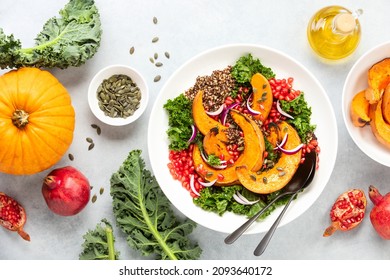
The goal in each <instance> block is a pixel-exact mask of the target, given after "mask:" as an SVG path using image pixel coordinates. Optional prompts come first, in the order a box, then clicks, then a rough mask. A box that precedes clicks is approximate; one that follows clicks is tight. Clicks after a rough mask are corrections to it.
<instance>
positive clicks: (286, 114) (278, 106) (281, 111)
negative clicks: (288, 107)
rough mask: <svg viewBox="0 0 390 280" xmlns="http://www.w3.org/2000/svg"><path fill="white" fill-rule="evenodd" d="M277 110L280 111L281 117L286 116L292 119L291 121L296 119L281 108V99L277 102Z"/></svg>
mask: <svg viewBox="0 0 390 280" xmlns="http://www.w3.org/2000/svg"><path fill="white" fill-rule="evenodd" d="M276 109H277V110H278V112H279V113H280V114H281V115H283V116H285V117H287V118H290V119H294V117H293V116H291V115H290V114H289V113H287V112H285V111H283V109H282V107H280V100H279V99H278V101H276Z"/></svg>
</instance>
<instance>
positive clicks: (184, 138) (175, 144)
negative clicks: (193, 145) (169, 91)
mask: <svg viewBox="0 0 390 280" xmlns="http://www.w3.org/2000/svg"><path fill="white" fill-rule="evenodd" d="M164 109H165V110H166V111H167V112H168V125H169V128H168V130H167V135H168V139H169V149H170V150H174V151H181V150H184V149H187V148H188V146H189V142H188V139H189V138H190V137H191V135H192V128H191V125H192V124H193V119H192V103H191V101H190V100H189V99H188V98H187V97H186V96H185V95H184V94H183V93H182V94H180V95H179V96H177V97H175V98H174V99H169V100H168V101H167V102H166V103H165V104H164Z"/></svg>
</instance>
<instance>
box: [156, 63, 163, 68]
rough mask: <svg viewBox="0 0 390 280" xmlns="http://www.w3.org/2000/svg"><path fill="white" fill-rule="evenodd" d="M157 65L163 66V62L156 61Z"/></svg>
mask: <svg viewBox="0 0 390 280" xmlns="http://www.w3.org/2000/svg"><path fill="white" fill-rule="evenodd" d="M155 65H156V66H157V67H161V66H163V64H162V63H161V62H156V64H155Z"/></svg>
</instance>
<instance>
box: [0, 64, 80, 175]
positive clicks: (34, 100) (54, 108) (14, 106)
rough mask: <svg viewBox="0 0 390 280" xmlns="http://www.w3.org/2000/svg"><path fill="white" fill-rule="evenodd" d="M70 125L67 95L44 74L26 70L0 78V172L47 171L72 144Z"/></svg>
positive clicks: (71, 116) (72, 122) (71, 117)
mask: <svg viewBox="0 0 390 280" xmlns="http://www.w3.org/2000/svg"><path fill="white" fill-rule="evenodd" d="M74 126H75V111H74V109H73V106H72V104H71V98H70V95H69V93H68V91H67V90H66V88H65V87H64V86H63V85H62V84H61V83H60V82H59V81H58V80H57V79H56V78H55V77H54V76H53V75H52V74H50V73H49V72H48V71H44V70H40V69H38V68H28V67H27V68H20V69H18V70H11V71H10V72H8V73H6V74H4V75H3V76H1V77H0V147H1V148H0V172H4V173H8V174H15V175H27V174H35V173H38V172H40V171H43V170H45V169H48V168H50V167H51V166H53V165H54V164H56V163H57V162H58V161H59V160H60V159H61V157H62V156H63V155H64V154H65V152H66V151H67V149H68V148H69V146H70V144H71V143H72V141H73V131H74Z"/></svg>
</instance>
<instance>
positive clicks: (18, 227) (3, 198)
mask: <svg viewBox="0 0 390 280" xmlns="http://www.w3.org/2000/svg"><path fill="white" fill-rule="evenodd" d="M12 204H13V205H14V206H16V207H14V208H17V209H18V210H17V211H18V213H17V214H18V215H19V221H18V223H16V224H15V223H12V222H11V221H9V220H5V219H4V217H0V225H2V226H3V227H4V228H6V229H8V230H10V231H16V232H17V233H18V234H19V235H20V236H21V237H22V238H23V239H24V240H26V241H30V235H28V233H26V232H25V231H24V230H23V226H24V224H25V223H26V221H27V216H26V211H25V210H24V208H23V207H22V205H20V203H19V202H18V201H16V200H15V199H13V198H12V197H10V196H8V195H6V194H5V193H2V192H0V211H1V210H2V208H3V207H6V206H9V205H12Z"/></svg>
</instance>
